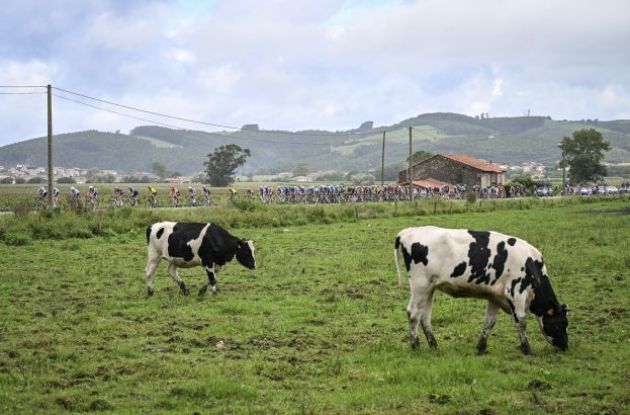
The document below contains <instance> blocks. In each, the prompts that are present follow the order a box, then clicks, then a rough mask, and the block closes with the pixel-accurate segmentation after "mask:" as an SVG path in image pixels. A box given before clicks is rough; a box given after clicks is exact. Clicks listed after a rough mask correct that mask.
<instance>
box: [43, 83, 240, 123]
mask: <svg viewBox="0 0 630 415" xmlns="http://www.w3.org/2000/svg"><path fill="white" fill-rule="evenodd" d="M53 88H54V89H56V90H58V91H62V92H66V93H68V94H72V95H77V96H80V97H83V98H87V99H91V100H94V101H98V102H102V103H104V104H109V105H115V106H117V107H121V108H126V109H128V110H132V111H138V112H144V113H145V114H151V115H157V116H158V117H164V118H171V119H173V120H179V121H185V122H190V123H194V124H202V125H208V126H211V127H218V128H227V129H230V130H239V129H240V128H239V127H234V126H232V125H223V124H216V123H211V122H205V121H198V120H193V119H191V118H184V117H179V116H176V115H169V114H164V113H161V112H155V111H149V110H145V109H142V108H137V107H132V106H130V105H123V104H118V103H116V102H112V101H107V100H104V99H100V98H94V97H91V96H89V95H84V94H80V93H78V92H73V91H68V90H67V89H62V88H57V87H53Z"/></svg>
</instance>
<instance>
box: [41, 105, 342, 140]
mask: <svg viewBox="0 0 630 415" xmlns="http://www.w3.org/2000/svg"><path fill="white" fill-rule="evenodd" d="M53 96H55V97H57V98H60V99H63V100H65V101H70V102H74V103H75V104H80V105H85V106H86V107H90V108H94V109H97V110H101V111H106V112H110V113H112V114H116V115H120V116H123V117H127V118H131V119H134V120H139V121H144V122H149V123H153V124H157V125H161V126H163V127H168V128H174V129H176V130H183V131H187V130H185V129H183V128H181V127H179V126H177V125H173V124H166V123H163V122H159V121H155V120H151V119H148V118H142V117H136V116H133V115H129V114H125V113H123V112H119V111H114V110H111V109H108V108H103V107H99V106H96V105H92V104H88V103H87V102H83V101H78V100H75V99H72V98H68V97H64V96H63V95H59V94H53ZM202 132H203V133H204V134H208V135H210V136H213V137H219V138H222V139H233V140H245V141H248V140H249V141H255V142H257V143H266V144H294V145H303V146H327V147H330V146H331V144H324V143H303V142H281V141H271V140H260V139H257V138H254V137H243V136H239V134H240V132H234V133H230V134H231V135H225V134H218V133H212V132H207V131H202Z"/></svg>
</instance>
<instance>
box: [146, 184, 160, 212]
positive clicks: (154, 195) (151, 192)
mask: <svg viewBox="0 0 630 415" xmlns="http://www.w3.org/2000/svg"><path fill="white" fill-rule="evenodd" d="M147 187H148V188H149V203H150V204H151V207H155V206H157V204H158V200H157V190H155V187H153V186H147Z"/></svg>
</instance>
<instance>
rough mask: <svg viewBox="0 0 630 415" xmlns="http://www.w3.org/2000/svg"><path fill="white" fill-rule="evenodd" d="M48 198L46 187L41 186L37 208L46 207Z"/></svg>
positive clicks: (38, 190) (38, 192)
mask: <svg viewBox="0 0 630 415" xmlns="http://www.w3.org/2000/svg"><path fill="white" fill-rule="evenodd" d="M47 196H48V191H47V190H46V188H45V187H44V186H41V187H40V188H39V189H37V206H38V207H40V206H42V207H43V206H46V197H47Z"/></svg>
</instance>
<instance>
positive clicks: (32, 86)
mask: <svg viewBox="0 0 630 415" xmlns="http://www.w3.org/2000/svg"><path fill="white" fill-rule="evenodd" d="M0 88H46V86H45V85H0Z"/></svg>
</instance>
